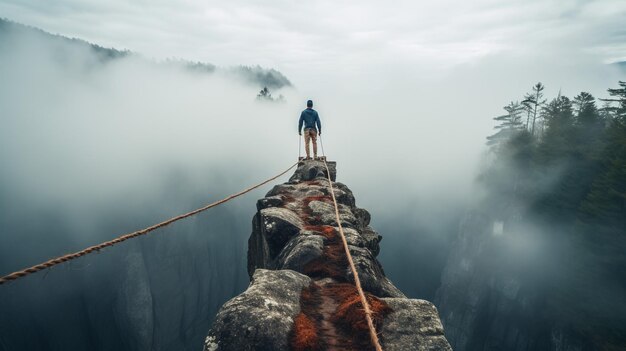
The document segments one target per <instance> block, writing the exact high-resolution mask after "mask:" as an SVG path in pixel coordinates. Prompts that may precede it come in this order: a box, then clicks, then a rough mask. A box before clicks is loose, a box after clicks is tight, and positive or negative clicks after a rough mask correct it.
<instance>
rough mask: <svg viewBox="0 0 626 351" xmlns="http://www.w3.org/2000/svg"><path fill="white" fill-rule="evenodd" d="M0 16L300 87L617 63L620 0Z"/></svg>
mask: <svg viewBox="0 0 626 351" xmlns="http://www.w3.org/2000/svg"><path fill="white" fill-rule="evenodd" d="M0 16H2V17H6V18H8V19H11V20H14V21H17V22H21V23H24V24H28V25H32V26H35V27H39V28H42V29H44V30H46V31H50V32H53V33H59V34H63V35H66V36H71V37H79V38H83V39H86V40H88V41H91V42H94V43H98V44H100V45H103V46H107V47H115V48H126V49H130V50H133V51H136V52H139V53H141V54H143V55H145V56H147V57H151V58H156V59H164V58H170V57H177V58H185V59H190V60H199V61H206V62H211V63H214V64H217V65H226V66H227V65H233V64H260V65H263V66H267V67H275V68H277V69H279V70H281V71H283V72H284V73H285V74H286V75H287V76H288V77H290V78H292V80H294V82H295V83H296V85H300V86H302V85H307V84H314V83H319V81H321V80H324V79H327V78H330V77H333V76H335V75H336V74H341V75H346V74H350V75H352V76H359V75H362V74H365V73H368V72H372V71H379V70H380V69H381V67H389V66H391V65H393V66H396V67H398V66H399V67H406V68H410V67H420V68H422V69H424V67H427V68H426V70H427V71H432V70H444V71H445V70H446V69H449V68H450V67H453V66H454V65H457V64H468V63H470V64H471V63H474V62H479V61H480V60H482V59H485V58H487V57H489V56H493V55H500V54H505V55H509V56H513V57H535V55H538V54H541V55H548V56H550V54H551V53H558V55H564V54H567V55H568V56H586V57H589V60H591V61H594V60H597V61H600V62H612V61H617V60H626V25H625V24H624V23H626V1H623V0H600V1H587V0H562V1H551V0H508V1H502V0H475V1H466V0H443V1H413V0H409V1H405V0H401V1H393V2H383V1H372V0H359V1H331V0H316V1H306V2H302V1H287V0H271V1H250V0H230V1H219V2H218V1H196V0H136V1H125V0H108V1H101V0H55V1H49V0H0Z"/></svg>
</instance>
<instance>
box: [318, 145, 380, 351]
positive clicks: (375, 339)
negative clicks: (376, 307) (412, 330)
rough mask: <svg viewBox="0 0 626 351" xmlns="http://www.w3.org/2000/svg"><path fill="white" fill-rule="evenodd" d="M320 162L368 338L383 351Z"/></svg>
mask: <svg viewBox="0 0 626 351" xmlns="http://www.w3.org/2000/svg"><path fill="white" fill-rule="evenodd" d="M320 141H321V139H320ZM322 161H324V166H325V167H326V175H327V177H328V187H329V188H330V195H332V197H333V203H334V204H335V217H336V218H337V225H338V226H339V234H341V241H342V242H343V248H344V250H345V251H346V256H347V257H348V263H349V264H350V270H351V271H352V275H353V276H354V285H356V289H357V291H358V292H359V297H360V298H361V303H362V304H363V309H364V310H365V319H367V326H368V328H369V331H370V338H371V339H372V344H373V345H374V347H375V348H376V351H383V348H382V346H380V340H379V339H378V334H377V333H376V327H375V326H374V321H373V320H372V310H371V309H370V304H369V302H367V298H366V297H365V293H364V292H363V288H362V287H361V280H360V279H359V273H358V272H357V271H356V267H355V266H354V261H353V260H352V255H351V254H350V248H349V247H348V241H347V240H346V235H345V234H344V232H343V227H342V226H341V218H339V206H338V205H337V199H336V198H335V190H334V189H333V181H332V180H331V179H330V169H328V164H327V163H326V158H323V159H322Z"/></svg>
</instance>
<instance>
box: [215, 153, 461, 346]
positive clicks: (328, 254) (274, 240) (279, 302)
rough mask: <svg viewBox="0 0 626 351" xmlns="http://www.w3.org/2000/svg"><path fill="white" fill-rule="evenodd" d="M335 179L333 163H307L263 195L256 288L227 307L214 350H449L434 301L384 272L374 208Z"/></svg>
mask: <svg viewBox="0 0 626 351" xmlns="http://www.w3.org/2000/svg"><path fill="white" fill-rule="evenodd" d="M335 180H336V164H335V163H334V162H327V163H325V162H324V161H304V162H301V163H299V165H298V168H297V169H296V171H295V173H294V174H293V176H292V177H291V178H290V180H289V182H287V183H285V184H280V185H276V186H275V187H274V188H273V189H272V190H271V191H270V192H268V194H267V195H266V197H264V198H263V199H260V200H259V201H258V202H257V210H258V211H257V213H256V215H255V216H254V219H253V231H252V234H251V236H250V239H249V241H248V273H249V275H250V278H251V283H250V286H249V287H248V289H247V290H246V291H244V292H243V293H242V294H240V295H239V296H236V297H235V298H233V299H231V300H230V301H228V302H227V303H225V304H224V305H223V306H222V308H221V310H220V312H219V313H218V315H217V317H216V320H215V322H214V324H213V326H212V327H211V329H210V331H209V333H208V336H207V338H206V340H205V345H204V348H205V350H206V351H217V350H222V351H224V350H228V351H229V350H233V351H234V350H294V351H300V350H320V351H322V350H376V349H378V347H380V348H381V349H384V350H386V351H393V350H403V351H405V350H450V346H449V344H448V342H447V341H446V339H445V337H444V336H443V327H442V325H441V322H440V320H439V316H438V314H437V310H436V309H435V307H434V306H433V305H432V304H431V303H430V302H427V301H424V300H414V299H408V298H406V296H404V294H403V293H402V292H401V291H400V290H398V289H397V288H396V287H395V286H394V285H393V283H391V281H389V279H388V278H387V277H386V276H385V274H384V271H383V269H382V266H381V265H380V263H379V262H378V260H376V255H377V254H378V252H379V250H380V248H379V242H380V240H381V236H380V235H378V233H376V232H375V231H374V230H373V229H372V228H371V227H370V226H369V221H370V214H369V213H368V212H367V211H366V210H364V209H361V208H358V207H357V206H356V201H355V199H354V196H353V194H352V192H351V191H350V189H349V188H348V187H347V186H346V185H344V184H342V183H338V182H336V181H335ZM335 204H336V207H335ZM342 234H343V235H342ZM344 240H345V250H344V245H343V242H344ZM346 253H349V254H350V256H351V257H352V260H353V262H354V265H353V267H354V270H352V269H351V268H350V266H351V265H350V263H349V259H348V255H346ZM357 276H358V278H357ZM357 279H359V281H360V285H361V286H362V296H361V294H360V293H359V291H358V288H357V286H356V285H355V281H356V280H357ZM364 299H365V301H367V304H364V303H363V300H364ZM365 306H367V307H368V308H369V309H370V311H369V313H366V312H365ZM368 315H369V316H370V317H371V324H370V322H368V320H367V317H368ZM373 329H375V330H376V331H377V334H376V339H379V340H378V342H379V346H378V347H377V346H376V342H374V338H373V337H372V335H371V333H370V330H373Z"/></svg>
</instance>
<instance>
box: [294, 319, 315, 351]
mask: <svg viewBox="0 0 626 351" xmlns="http://www.w3.org/2000/svg"><path fill="white" fill-rule="evenodd" d="M291 349H292V350H294V351H317V350H319V336H318V329H317V326H316V325H315V322H314V321H313V320H312V319H311V318H309V316H307V315H306V314H304V313H303V312H300V314H298V316H297V317H296V320H295V322H294V326H293V333H292V336H291Z"/></svg>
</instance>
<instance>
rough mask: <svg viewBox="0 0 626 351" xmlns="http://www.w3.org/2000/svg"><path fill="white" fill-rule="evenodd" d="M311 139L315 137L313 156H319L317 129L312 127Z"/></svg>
mask: <svg viewBox="0 0 626 351" xmlns="http://www.w3.org/2000/svg"><path fill="white" fill-rule="evenodd" d="M311 139H313V157H314V158H317V131H316V130H315V129H311Z"/></svg>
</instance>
